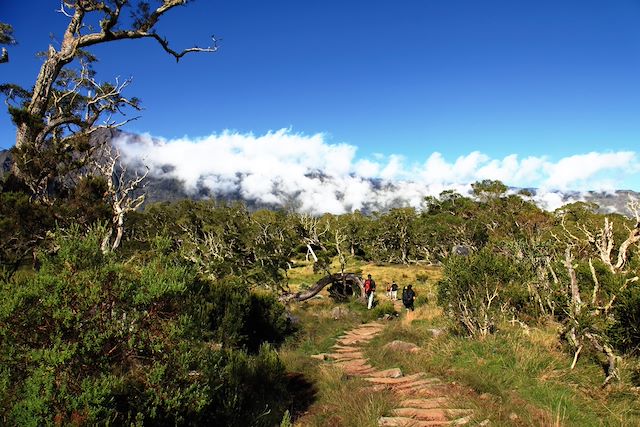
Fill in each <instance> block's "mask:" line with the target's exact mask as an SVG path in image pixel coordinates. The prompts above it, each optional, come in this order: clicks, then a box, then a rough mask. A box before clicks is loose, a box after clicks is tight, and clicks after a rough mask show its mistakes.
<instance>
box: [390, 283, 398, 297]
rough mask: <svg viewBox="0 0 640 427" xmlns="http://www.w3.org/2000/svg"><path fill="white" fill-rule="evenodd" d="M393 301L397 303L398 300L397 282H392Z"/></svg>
mask: <svg viewBox="0 0 640 427" xmlns="http://www.w3.org/2000/svg"><path fill="white" fill-rule="evenodd" d="M390 297H391V299H392V300H393V301H397V300H398V284H397V283H396V281H395V280H394V281H392V282H391V295H390Z"/></svg>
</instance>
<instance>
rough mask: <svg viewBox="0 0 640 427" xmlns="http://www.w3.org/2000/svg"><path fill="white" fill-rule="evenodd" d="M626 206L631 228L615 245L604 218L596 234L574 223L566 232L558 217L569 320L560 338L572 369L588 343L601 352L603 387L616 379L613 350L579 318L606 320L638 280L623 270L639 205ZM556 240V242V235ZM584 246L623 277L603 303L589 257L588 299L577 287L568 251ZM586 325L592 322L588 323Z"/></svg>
mask: <svg viewBox="0 0 640 427" xmlns="http://www.w3.org/2000/svg"><path fill="white" fill-rule="evenodd" d="M628 207H629V210H630V211H631V212H633V214H634V216H635V225H634V226H633V227H626V228H627V231H628V235H627V237H626V238H625V240H624V241H623V242H622V243H620V244H619V245H616V242H615V239H614V223H613V221H611V220H610V219H609V218H608V217H607V218H605V219H604V224H603V226H602V227H601V228H599V229H598V230H596V231H592V230H589V229H588V228H587V227H586V226H585V225H583V224H576V229H577V230H576V231H575V232H573V231H570V230H569V228H568V227H567V226H566V224H565V221H564V218H562V222H561V225H562V228H563V230H564V232H565V237H566V238H567V241H568V242H567V248H566V250H565V260H564V264H565V268H566V269H567V272H568V274H569V288H568V292H569V301H570V304H569V313H568V314H569V321H568V323H567V325H566V326H565V331H564V336H565V337H566V339H567V341H568V342H569V344H570V345H571V346H572V348H573V350H574V357H573V361H572V363H571V369H573V368H574V367H575V365H576V363H577V361H578V358H579V355H580V353H581V351H582V350H583V348H584V346H585V345H587V344H589V345H591V346H592V347H593V348H594V349H595V350H596V351H598V352H599V353H602V354H603V355H604V356H605V357H606V359H607V368H606V377H605V380H604V383H603V386H605V385H607V384H608V383H609V382H610V381H611V380H613V379H617V378H619V373H618V366H617V365H618V360H619V357H618V356H617V355H616V354H615V352H614V350H613V348H612V347H611V346H610V345H609V344H608V343H607V340H606V337H604V336H603V333H602V332H601V331H599V330H597V329H595V328H594V327H589V326H588V325H584V324H583V323H584V321H583V318H584V317H585V316H586V317H587V318H590V319H593V318H596V317H598V316H603V317H605V318H606V317H607V316H608V315H609V312H610V310H611V308H612V307H613V305H614V303H615V301H616V299H617V298H618V295H620V293H622V292H623V291H624V290H625V289H626V288H627V287H628V286H629V285H630V284H632V283H635V282H637V281H638V280H639V277H638V275H637V274H635V273H630V272H629V271H628V270H627V260H628V257H629V251H630V249H631V248H632V247H633V245H635V244H637V243H638V241H640V209H639V207H640V203H639V202H638V200H634V199H631V198H630V199H629V202H628ZM556 238H557V239H559V238H558V237H557V236H556ZM585 243H587V244H588V245H590V246H591V247H592V248H593V251H592V253H593V254H595V255H596V256H597V258H599V260H600V261H601V262H602V263H603V264H604V265H605V266H606V267H607V268H608V269H609V271H610V272H611V273H612V274H615V275H621V276H624V281H623V283H622V285H621V286H620V287H619V288H618V289H617V290H615V291H614V292H612V293H611V294H610V295H609V296H608V298H607V300H603V297H602V295H600V280H599V279H598V275H597V272H596V269H595V267H594V265H593V259H592V257H589V259H588V263H589V270H590V273H591V280H592V281H593V288H592V291H591V296H590V298H586V299H583V298H582V295H581V291H580V285H579V283H578V278H577V276H576V273H575V265H574V261H575V260H574V257H573V254H572V249H573V248H575V247H578V246H580V247H582V246H584V245H585ZM587 323H588V324H593V323H595V322H592V321H589V322H587Z"/></svg>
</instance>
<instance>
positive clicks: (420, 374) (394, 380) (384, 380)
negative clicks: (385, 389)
mask: <svg viewBox="0 0 640 427" xmlns="http://www.w3.org/2000/svg"><path fill="white" fill-rule="evenodd" d="M426 376H427V375H426V374H425V373H424V372H418V373H417V374H413V375H406V376H403V377H399V378H375V377H374V378H365V381H369V382H372V383H375V384H402V383H408V382H411V381H415V380H419V379H422V378H425V377H426Z"/></svg>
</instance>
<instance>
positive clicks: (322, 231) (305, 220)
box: [299, 214, 329, 262]
mask: <svg viewBox="0 0 640 427" xmlns="http://www.w3.org/2000/svg"><path fill="white" fill-rule="evenodd" d="M299 221H300V226H301V228H302V232H303V236H302V240H303V242H304V244H305V245H306V246H307V261H308V260H309V255H311V256H312V257H313V261H314V262H318V256H317V255H316V253H315V252H314V250H313V246H316V247H319V248H321V249H322V250H325V249H326V248H325V247H324V244H323V242H322V239H323V238H324V237H325V235H326V234H327V233H328V232H329V223H328V222H324V223H321V221H320V219H318V218H316V217H313V216H311V215H308V214H301V215H300V216H299Z"/></svg>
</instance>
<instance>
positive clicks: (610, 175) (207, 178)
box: [116, 129, 640, 214]
mask: <svg viewBox="0 0 640 427" xmlns="http://www.w3.org/2000/svg"><path fill="white" fill-rule="evenodd" d="M116 143H117V145H118V146H119V147H120V149H121V151H122V152H123V154H124V156H125V159H127V160H128V161H139V162H143V163H145V164H147V165H148V166H149V167H150V168H151V172H152V174H153V175H154V176H158V177H168V178H177V179H180V180H181V181H183V182H184V185H185V188H186V189H187V191H192V192H193V191H195V190H197V189H198V188H199V186H204V187H206V188H208V189H209V190H211V191H212V192H213V193H214V194H229V193H238V194H240V195H242V197H244V198H246V199H249V200H254V201H256V202H259V203H264V204H270V205H283V204H285V203H287V202H288V201H291V200H296V201H297V203H298V205H299V206H300V210H302V211H306V212H310V213H314V214H319V213H323V212H331V213H343V212H348V211H353V210H356V209H385V208H388V207H390V206H394V205H398V204H402V205H409V206H415V207H420V205H421V203H422V200H423V198H424V196H426V195H438V194H440V193H441V192H442V191H444V190H447V189H455V190H456V191H458V192H461V193H467V192H468V191H469V189H470V185H469V184H470V183H472V182H475V181H478V180H482V179H498V180H501V181H503V182H504V183H505V184H507V185H509V186H515V187H536V188H540V189H541V191H539V192H538V194H537V195H536V197H535V198H534V200H535V201H536V202H537V203H539V204H540V205H541V206H542V207H545V208H546V209H550V210H552V209H555V208H557V207H559V206H561V205H562V204H563V203H566V201H565V200H563V199H562V195H561V194H560V193H559V192H557V191H556V190H563V191H564V190H569V189H570V190H577V191H583V190H612V189H615V188H616V184H617V183H619V182H620V179H621V178H623V177H625V176H630V175H632V174H634V173H638V172H640V168H639V167H638V161H637V156H636V154H635V153H634V152H631V151H620V152H607V153H598V152H591V153H587V154H577V155H573V156H569V157H565V158H562V159H560V160H558V161H555V162H554V161H552V160H550V159H549V158H547V157H526V158H523V159H520V158H519V157H518V155H517V154H511V155H508V156H506V157H504V158H502V159H499V158H490V157H489V156H487V155H486V154H484V153H481V152H479V151H474V152H471V153H469V154H467V155H465V156H460V157H458V158H457V159H455V161H453V162H451V161H448V160H447V159H445V158H444V156H443V155H442V154H441V153H439V152H433V153H431V154H430V155H428V157H426V159H425V160H424V162H422V163H420V162H414V163H410V164H408V163H407V161H406V158H405V157H404V156H402V155H400V154H391V155H388V156H385V155H383V154H380V153H376V154H374V155H372V156H371V157H370V158H356V151H357V148H356V147H355V146H353V145H348V144H330V143H327V142H326V141H325V138H324V135H323V134H314V135H304V134H298V133H294V132H292V131H291V130H288V129H281V130H278V131H275V132H268V133H266V134H264V135H258V136H256V135H253V134H251V133H248V134H242V133H235V132H229V131H225V132H222V133H220V134H213V135H209V136H206V137H202V138H188V137H183V138H178V139H174V140H163V139H157V138H156V139H154V138H152V137H151V136H150V135H142V136H137V137H132V136H129V135H125V136H123V137H122V138H120V140H119V141H117V142H116Z"/></svg>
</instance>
